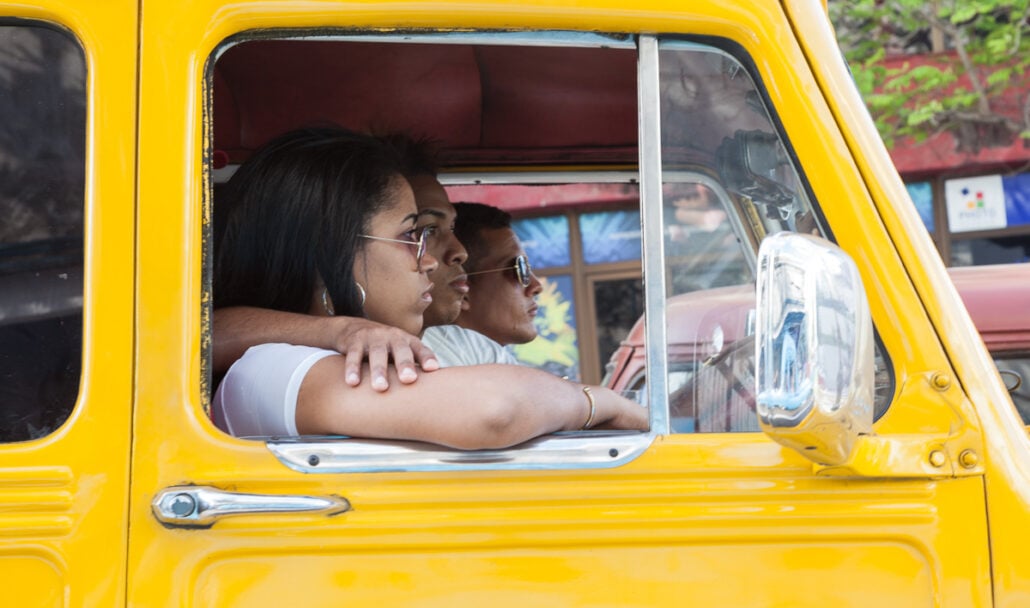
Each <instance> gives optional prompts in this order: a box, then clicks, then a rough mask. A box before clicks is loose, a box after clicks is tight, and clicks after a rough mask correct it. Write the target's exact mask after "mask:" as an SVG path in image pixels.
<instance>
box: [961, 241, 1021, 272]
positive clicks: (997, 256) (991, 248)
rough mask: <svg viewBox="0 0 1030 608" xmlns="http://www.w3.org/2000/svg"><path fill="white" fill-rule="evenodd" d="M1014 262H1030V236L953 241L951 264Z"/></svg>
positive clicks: (973, 264) (979, 264) (972, 264)
mask: <svg viewBox="0 0 1030 608" xmlns="http://www.w3.org/2000/svg"><path fill="white" fill-rule="evenodd" d="M1013 262H1030V236H1004V237H995V238H986V239H962V240H952V241H951V263H950V264H949V266H982V265H984V264H1009V263H1013Z"/></svg>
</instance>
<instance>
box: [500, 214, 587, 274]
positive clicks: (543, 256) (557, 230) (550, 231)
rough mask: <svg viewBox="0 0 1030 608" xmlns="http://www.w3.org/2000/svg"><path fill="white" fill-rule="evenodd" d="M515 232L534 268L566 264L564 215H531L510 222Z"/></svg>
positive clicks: (570, 259) (567, 234) (567, 228)
mask: <svg viewBox="0 0 1030 608" xmlns="http://www.w3.org/2000/svg"><path fill="white" fill-rule="evenodd" d="M512 228H514V229H515V234H517V235H518V237H519V240H520V241H522V247H523V248H524V249H525V250H526V255H527V256H529V261H530V263H532V264H533V268H535V269H544V268H553V267H556V266H557V267H560V266H568V265H569V264H571V263H572V256H571V254H570V253H569V221H568V219H567V218H566V217H565V216H564V215H551V216H547V217H532V218H525V219H521V220H515V221H513V222H512Z"/></svg>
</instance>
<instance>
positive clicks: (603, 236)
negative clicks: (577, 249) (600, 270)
mask: <svg viewBox="0 0 1030 608" xmlns="http://www.w3.org/2000/svg"><path fill="white" fill-rule="evenodd" d="M579 233H580V235H582V239H583V261H584V262H586V263H587V264H603V263H606V262H625V261H628V260H639V259H640V212H639V211H602V212H600V213H584V214H583V215H581V216H579Z"/></svg>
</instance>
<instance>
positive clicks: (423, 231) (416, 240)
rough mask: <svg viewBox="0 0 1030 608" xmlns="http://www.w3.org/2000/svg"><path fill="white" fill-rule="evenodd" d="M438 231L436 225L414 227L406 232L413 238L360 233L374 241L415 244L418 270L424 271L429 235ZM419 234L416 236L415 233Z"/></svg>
mask: <svg viewBox="0 0 1030 608" xmlns="http://www.w3.org/2000/svg"><path fill="white" fill-rule="evenodd" d="M435 233H436V226H424V227H422V228H412V229H411V230H409V231H408V232H406V233H405V234H410V235H411V239H410V240H408V239H388V238H386V237H384V236H372V235H370V234H359V235H358V236H360V237H361V238H363V239H369V240H372V241H383V242H384V243H402V244H404V245H414V246H415V268H416V270H418V272H422V258H423V257H425V255H426V244H427V242H428V241H429V237H431V236H433V234H435ZM416 234H417V235H418V237H416V236H415V235H416Z"/></svg>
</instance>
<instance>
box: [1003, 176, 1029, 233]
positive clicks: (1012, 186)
mask: <svg viewBox="0 0 1030 608" xmlns="http://www.w3.org/2000/svg"><path fill="white" fill-rule="evenodd" d="M1001 187H1002V189H1003V190H1004V191H1005V220H1006V223H1007V225H1009V226H1019V225H1021V224H1030V173H1020V174H1019V175H1013V176H1011V177H1002V178H1001Z"/></svg>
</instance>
